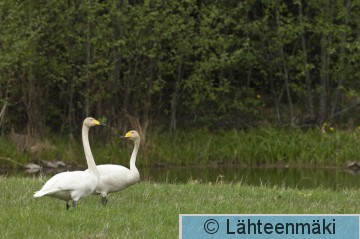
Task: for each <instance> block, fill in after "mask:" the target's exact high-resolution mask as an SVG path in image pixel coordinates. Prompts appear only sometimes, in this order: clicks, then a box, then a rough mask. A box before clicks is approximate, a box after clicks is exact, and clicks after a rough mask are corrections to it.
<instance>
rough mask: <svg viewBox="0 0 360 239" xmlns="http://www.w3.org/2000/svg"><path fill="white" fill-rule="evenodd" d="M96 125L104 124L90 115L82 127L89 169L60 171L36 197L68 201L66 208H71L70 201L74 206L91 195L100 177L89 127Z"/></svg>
mask: <svg viewBox="0 0 360 239" xmlns="http://www.w3.org/2000/svg"><path fill="white" fill-rule="evenodd" d="M95 125H102V124H101V123H100V122H99V121H97V120H96V119H94V118H91V117H88V118H86V119H85V120H84V123H83V127H82V141H83V145H84V151H85V157H86V162H87V166H88V169H87V170H86V171H73V172H62V173H58V174H56V175H55V176H53V177H52V178H50V179H49V181H47V182H46V183H45V185H44V186H43V187H42V188H41V190H39V191H37V192H36V193H35V194H34V197H42V196H49V197H53V198H58V199H60V200H64V201H65V202H66V209H69V208H70V206H69V201H70V200H72V206H73V207H75V206H76V202H77V201H78V200H79V199H80V198H82V197H86V196H88V195H90V194H91V193H92V192H93V191H94V189H95V187H96V185H97V183H98V181H99V178H100V174H99V170H98V169H97V167H96V164H95V161H94V157H93V155H92V153H91V149H90V144H89V128H90V127H92V126H95Z"/></svg>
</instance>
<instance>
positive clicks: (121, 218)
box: [0, 177, 360, 238]
mask: <svg viewBox="0 0 360 239" xmlns="http://www.w3.org/2000/svg"><path fill="white" fill-rule="evenodd" d="M45 181H46V179H45V178H40V179H39V178H19V177H9V178H6V177H1V178H0V188H1V192H0V208H1V216H0V238H177V237H178V217H179V216H178V215H179V214H192V213H201V214H204V213H208V214H211V213H224V214H233V213H241V214H253V213H260V214H261V213H265V214H266V213H280V214H281V213H285V214H287V213H301V214H302V213H308V214H319V213H321V214H327V213H332V214H333V213H339V214H343V213H359V208H360V201H359V200H358V198H359V197H360V191H359V190H349V189H343V190H335V191H333V190H328V189H322V188H317V189H312V190H299V189H286V188H282V187H266V186H262V187H252V186H246V185H241V184H222V183H220V184H199V183H197V182H196V181H190V182H189V183H187V184H178V185H176V184H151V183H146V182H142V183H139V184H137V185H134V186H132V187H131V188H128V189H126V190H124V191H122V192H120V193H116V194H111V195H110V197H109V203H108V205H107V206H106V207H103V206H101V205H100V198H99V196H90V197H88V198H85V199H83V200H80V201H79V203H78V205H77V207H76V208H75V209H73V208H72V209H70V210H69V211H66V210H65V203H64V202H63V201H60V200H57V199H53V198H49V197H43V198H37V199H35V198H33V193H34V191H37V190H38V189H40V188H41V186H42V185H43V183H44V182H45Z"/></svg>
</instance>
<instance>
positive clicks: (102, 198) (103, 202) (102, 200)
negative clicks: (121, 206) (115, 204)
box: [101, 196, 108, 206]
mask: <svg viewBox="0 0 360 239" xmlns="http://www.w3.org/2000/svg"><path fill="white" fill-rule="evenodd" d="M107 202H108V199H107V197H106V196H105V197H101V204H102V205H104V206H105V205H106V204H107Z"/></svg>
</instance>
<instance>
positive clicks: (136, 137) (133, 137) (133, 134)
mask: <svg viewBox="0 0 360 239" xmlns="http://www.w3.org/2000/svg"><path fill="white" fill-rule="evenodd" d="M122 138H125V139H130V140H133V141H134V140H140V135H139V133H138V132H136V131H135V130H130V131H129V132H127V133H126V134H125V135H124V136H122Z"/></svg>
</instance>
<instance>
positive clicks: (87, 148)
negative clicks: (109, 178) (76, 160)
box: [82, 125, 100, 178]
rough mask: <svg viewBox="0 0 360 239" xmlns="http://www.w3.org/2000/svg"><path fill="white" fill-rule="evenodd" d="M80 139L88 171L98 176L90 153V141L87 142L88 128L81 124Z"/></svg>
mask: <svg viewBox="0 0 360 239" xmlns="http://www.w3.org/2000/svg"><path fill="white" fill-rule="evenodd" d="M82 141H83V146H84V152H85V158H86V162H87V166H88V168H89V172H91V173H92V174H94V175H95V176H96V177H98V178H100V173H99V170H98V169H97V167H96V164H95V161H94V157H93V155H92V153H91V148H90V143H89V128H88V127H86V126H85V125H83V127H82Z"/></svg>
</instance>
